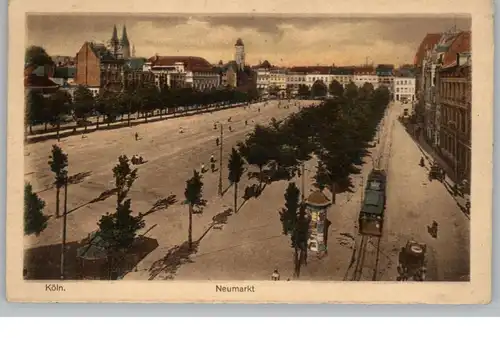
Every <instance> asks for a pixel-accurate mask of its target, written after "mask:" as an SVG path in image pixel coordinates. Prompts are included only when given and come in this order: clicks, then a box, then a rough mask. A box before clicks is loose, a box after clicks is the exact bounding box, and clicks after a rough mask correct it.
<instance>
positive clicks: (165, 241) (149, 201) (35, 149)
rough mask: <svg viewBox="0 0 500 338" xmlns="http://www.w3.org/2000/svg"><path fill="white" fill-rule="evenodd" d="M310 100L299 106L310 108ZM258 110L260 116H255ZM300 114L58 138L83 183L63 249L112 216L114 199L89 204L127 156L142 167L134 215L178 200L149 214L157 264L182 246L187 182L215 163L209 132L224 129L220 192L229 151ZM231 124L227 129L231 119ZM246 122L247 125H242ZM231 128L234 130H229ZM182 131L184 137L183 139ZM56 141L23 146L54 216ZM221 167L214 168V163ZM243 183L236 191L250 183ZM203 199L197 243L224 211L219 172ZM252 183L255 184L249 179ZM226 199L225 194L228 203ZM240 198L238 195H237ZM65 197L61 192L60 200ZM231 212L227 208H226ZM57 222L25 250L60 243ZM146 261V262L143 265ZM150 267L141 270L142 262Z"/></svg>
mask: <svg viewBox="0 0 500 338" xmlns="http://www.w3.org/2000/svg"><path fill="white" fill-rule="evenodd" d="M312 103H314V101H304V102H302V104H303V105H309V104H312ZM259 109H260V112H259ZM297 110H298V107H295V106H294V105H291V106H290V108H289V109H284V108H278V107H277V102H271V103H269V104H267V105H265V104H264V103H258V104H255V105H252V106H251V107H250V108H247V109H244V108H241V107H240V108H232V109H227V110H222V111H219V112H214V113H213V114H210V113H208V114H203V115H195V116H190V117H181V118H177V119H171V120H166V121H163V122H155V123H151V124H141V125H137V126H134V127H132V128H121V129H116V130H108V131H100V132H96V133H92V134H89V135H88V136H87V138H84V139H82V138H81V137H80V136H73V137H68V138H65V139H62V140H61V142H60V146H61V147H62V149H63V150H64V151H65V152H67V153H68V155H69V175H70V176H71V175H75V174H78V175H80V176H81V177H82V179H83V181H82V182H80V183H78V184H71V185H69V188H68V190H69V193H68V195H69V198H68V209H69V210H70V212H69V215H68V232H67V236H68V237H67V239H68V242H72V241H79V240H81V239H82V238H85V237H86V236H87V234H88V233H90V232H92V231H94V230H96V229H97V224H96V223H97V221H98V219H99V218H100V216H101V215H103V214H104V213H106V212H111V211H113V208H114V205H115V203H116V201H115V197H113V196H112V197H109V198H107V199H106V200H104V201H98V202H93V203H92V202H91V201H93V200H95V199H96V198H98V197H99V196H100V195H101V193H103V192H104V191H106V190H109V189H111V188H112V187H113V186H114V183H113V178H112V172H111V169H112V167H113V166H114V165H115V164H116V163H117V159H118V156H120V155H122V154H126V155H128V156H129V157H130V156H132V155H134V154H138V155H141V156H143V158H144V160H145V161H147V163H145V164H142V165H140V166H139V172H138V174H139V178H138V179H137V181H136V182H135V183H134V186H133V187H132V190H131V193H130V197H131V198H132V208H133V210H134V212H135V213H138V212H142V213H145V212H147V211H148V210H150V209H151V208H152V207H153V205H154V204H155V202H156V201H157V200H159V199H161V198H167V197H169V196H171V195H175V197H176V202H175V203H174V204H173V205H171V206H169V207H168V208H167V209H166V210H160V211H156V212H153V213H151V214H149V215H148V216H146V217H145V220H146V224H147V225H146V228H145V230H144V231H147V230H148V229H150V228H151V227H153V226H154V228H153V229H151V230H150V231H149V232H148V237H152V238H155V239H157V240H158V242H159V247H158V249H157V250H156V251H155V252H153V254H151V255H150V256H151V257H150V256H148V259H150V258H151V259H153V258H159V257H161V255H162V254H163V253H164V251H167V250H169V249H170V248H171V247H173V246H175V245H178V244H181V243H182V242H183V241H185V240H186V239H187V226H188V216H187V213H188V210H187V206H185V205H182V204H181V203H182V202H183V200H184V188H185V182H186V180H187V179H188V178H190V176H191V175H192V170H193V169H197V170H199V169H200V167H201V164H202V163H205V165H206V168H209V159H210V155H212V154H213V155H214V156H215V158H216V159H217V160H218V155H219V154H218V148H217V147H216V142H215V140H216V138H217V137H220V130H219V129H218V130H214V129H213V124H214V123H222V125H223V126H224V156H223V167H222V169H223V186H224V188H225V189H226V188H228V180H227V157H228V154H229V152H230V150H231V147H233V146H235V145H236V143H237V142H238V141H242V140H244V137H245V135H246V134H247V133H248V132H250V131H251V130H252V129H253V127H254V125H255V124H256V123H268V122H269V121H270V119H271V118H273V117H275V118H278V119H279V118H283V117H286V116H287V115H289V114H290V113H291V112H293V111H297ZM229 117H232V121H231V122H228V118H229ZM245 120H247V122H248V125H247V126H245ZM229 126H231V128H232V131H229ZM180 128H182V129H183V131H184V133H182V134H181V133H180V132H179V130H180ZM135 132H138V133H139V136H140V140H139V141H135V139H134V133H135ZM55 143H56V142H55V141H53V140H49V141H45V142H39V143H34V144H28V145H26V147H25V155H26V157H25V160H26V165H25V178H26V180H27V181H29V182H31V183H32V184H33V189H34V191H36V192H39V196H40V197H41V198H42V199H44V200H45V201H46V203H47V206H46V212H47V213H48V214H49V215H53V214H54V213H55V189H53V188H51V182H52V181H53V174H52V172H51V171H50V169H49V166H48V164H47V161H48V156H49V154H50V149H51V147H52V144H55ZM217 167H218V163H217ZM247 181H248V180H247V178H246V176H244V179H243V181H242V182H241V184H240V185H241V189H242V190H243V188H244V187H245V185H246V184H247ZM204 183H205V186H204V198H205V199H207V200H208V206H207V207H206V209H205V211H204V213H203V214H202V215H196V216H195V217H194V226H193V229H194V230H193V237H194V238H198V237H200V236H201V234H202V233H203V232H204V230H205V229H206V228H207V227H208V225H209V224H210V222H211V220H212V217H213V216H215V215H216V214H218V213H219V212H221V211H223V209H224V210H225V208H226V209H227V207H226V206H225V204H224V203H226V202H225V200H222V201H221V200H220V198H219V197H218V196H217V186H218V172H215V173H211V172H207V173H205V175H204ZM252 183H255V181H254V180H253V181H252ZM230 192H231V193H227V194H226V197H228V198H229V199H228V200H229V201H232V197H231V196H232V190H231V191H230ZM240 195H242V193H240ZM62 198H63V193H61V201H62ZM231 206H232V204H231ZM61 223H62V220H61V219H55V218H54V217H52V218H51V220H50V221H49V227H48V228H47V229H46V230H45V231H43V232H42V234H41V235H40V236H39V237H34V236H33V237H29V238H27V240H26V241H25V246H26V247H38V246H44V245H51V244H57V243H60V241H61V226H62V224H61ZM148 259H147V260H148ZM147 260H146V261H145V262H144V264H146V263H147Z"/></svg>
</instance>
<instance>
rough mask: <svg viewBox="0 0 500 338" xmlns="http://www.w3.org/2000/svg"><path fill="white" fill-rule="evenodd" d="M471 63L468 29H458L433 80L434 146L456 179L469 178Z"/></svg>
mask: <svg viewBox="0 0 500 338" xmlns="http://www.w3.org/2000/svg"><path fill="white" fill-rule="evenodd" d="M471 66H472V65H471V53H470V32H461V33H460V34H459V35H458V36H457V37H456V38H455V39H454V41H453V43H452V45H451V46H450V48H449V50H448V52H447V53H445V54H444V55H443V56H442V57H441V59H440V63H439V68H438V72H437V81H436V86H437V88H438V93H439V94H438V96H437V97H438V99H437V108H436V110H437V112H438V124H439V129H438V130H439V132H440V135H439V144H438V147H439V150H440V152H441V153H442V155H443V156H444V158H445V160H447V161H448V162H449V164H450V165H451V166H452V167H453V168H454V171H455V173H454V174H455V177H456V178H457V179H459V180H461V179H464V178H466V179H468V180H470V170H471V167H470V165H471V119H472V117H471V98H472V81H471Z"/></svg>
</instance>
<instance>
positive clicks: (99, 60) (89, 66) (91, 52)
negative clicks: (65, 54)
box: [74, 42, 124, 95]
mask: <svg viewBox="0 0 500 338" xmlns="http://www.w3.org/2000/svg"><path fill="white" fill-rule="evenodd" d="M75 59H76V60H75V63H76V74H75V79H74V82H75V84H76V85H83V86H86V87H87V88H89V90H90V91H91V92H93V93H94V95H97V94H99V92H100V91H101V90H102V89H107V90H111V91H121V90H122V88H123V78H124V69H123V65H124V60H123V59H119V58H117V57H116V55H113V54H112V52H111V51H110V50H109V49H108V48H106V46H105V45H104V44H98V43H94V42H85V43H84V44H83V46H82V47H81V48H80V50H79V51H78V53H77V54H76V58H75Z"/></svg>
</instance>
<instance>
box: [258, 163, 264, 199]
mask: <svg viewBox="0 0 500 338" xmlns="http://www.w3.org/2000/svg"><path fill="white" fill-rule="evenodd" d="M262 169H263V168H262V166H261V165H260V166H259V192H260V190H261V189H262V180H263V179H264V178H263V177H262Z"/></svg>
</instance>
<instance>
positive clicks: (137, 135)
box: [135, 133, 139, 141]
mask: <svg viewBox="0 0 500 338" xmlns="http://www.w3.org/2000/svg"><path fill="white" fill-rule="evenodd" d="M135 140H136V141H137V140H139V133H135Z"/></svg>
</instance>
